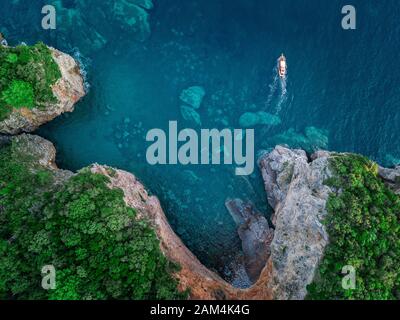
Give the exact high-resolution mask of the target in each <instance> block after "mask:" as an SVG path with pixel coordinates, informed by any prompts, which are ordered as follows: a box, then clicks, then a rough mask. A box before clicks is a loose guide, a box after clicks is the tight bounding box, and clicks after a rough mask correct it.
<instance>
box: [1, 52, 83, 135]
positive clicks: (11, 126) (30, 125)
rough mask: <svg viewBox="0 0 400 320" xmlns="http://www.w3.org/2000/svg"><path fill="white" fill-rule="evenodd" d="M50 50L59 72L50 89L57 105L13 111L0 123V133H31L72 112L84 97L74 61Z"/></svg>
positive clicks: (78, 72) (78, 71)
mask: <svg viewBox="0 0 400 320" xmlns="http://www.w3.org/2000/svg"><path fill="white" fill-rule="evenodd" d="M50 50H51V52H52V56H53V58H54V60H55V61H56V63H57V64H58V66H59V68H60V71H61V78H60V79H59V80H58V81H57V82H56V83H55V84H54V85H53V87H52V91H53V94H54V96H55V97H56V98H57V103H49V104H48V105H47V106H46V107H45V108H44V109H42V108H40V109H39V108H33V109H28V108H20V109H14V110H13V111H12V113H11V114H10V115H9V116H8V118H7V119H5V120H3V121H1V122H0V133H4V134H18V133H21V132H32V131H34V130H36V129H37V128H38V127H39V126H40V125H42V124H44V123H46V122H49V121H51V120H53V119H54V118H56V117H57V116H59V115H60V114H62V113H65V112H72V111H73V110H74V105H75V103H76V102H77V101H78V100H79V99H81V98H82V97H83V96H84V95H85V90H84V84H83V78H82V76H81V74H80V69H79V66H78V64H77V63H76V61H75V60H74V59H73V58H72V57H71V56H69V55H67V54H65V53H62V52H60V51H58V50H56V49H53V48H50Z"/></svg>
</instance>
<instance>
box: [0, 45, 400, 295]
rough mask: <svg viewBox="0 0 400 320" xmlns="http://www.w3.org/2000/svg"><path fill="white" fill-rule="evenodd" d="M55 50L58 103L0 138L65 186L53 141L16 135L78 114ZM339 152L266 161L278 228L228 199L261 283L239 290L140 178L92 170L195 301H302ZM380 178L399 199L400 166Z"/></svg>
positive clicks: (68, 70) (317, 255)
mask: <svg viewBox="0 0 400 320" xmlns="http://www.w3.org/2000/svg"><path fill="white" fill-rule="evenodd" d="M51 51H52V55H53V58H54V60H55V61H56V62H57V64H58V66H59V68H60V70H61V74H62V77H61V79H59V81H58V82H57V83H56V84H55V85H54V86H53V88H52V89H53V93H54V95H55V96H56V98H57V101H58V102H57V103H56V104H53V105H49V106H48V108H46V110H39V109H35V108H34V109H32V110H28V109H27V110H25V109H23V108H22V109H19V110H14V111H13V113H12V114H11V115H10V117H9V118H8V119H6V120H4V121H2V122H0V133H3V134H8V135H15V136H3V137H2V136H0V145H1V144H2V143H3V142H9V141H12V142H15V143H17V144H19V145H22V146H24V148H25V149H24V150H26V153H28V154H34V155H35V159H38V160H37V161H39V162H40V165H41V166H43V167H46V168H48V169H50V170H52V171H54V174H55V176H56V177H57V178H56V183H59V184H63V183H65V181H67V180H68V179H69V178H70V177H72V176H73V175H74V173H72V172H70V171H66V170H61V169H58V168H57V166H56V164H55V156H56V150H55V148H54V146H53V145H52V143H51V142H49V141H47V140H45V139H43V138H41V137H38V136H34V135H29V134H21V135H16V134H19V133H21V132H31V131H33V130H35V129H36V128H38V127H39V126H40V125H41V124H44V123H46V122H48V121H51V120H52V119H54V118H55V117H57V116H58V115H60V114H62V113H64V112H72V111H73V109H74V104H75V103H76V102H77V101H78V100H79V99H81V98H82V97H83V96H84V94H85V92H84V85H83V79H82V76H81V75H80V71H79V66H78V65H77V63H76V62H75V61H74V59H73V58H72V57H70V56H68V55H66V54H64V53H62V52H60V51H57V50H55V49H52V48H51ZM336 155H337V154H336V153H330V152H325V151H317V152H316V153H314V154H312V155H311V156H309V155H308V154H307V153H306V152H305V151H303V150H292V149H289V148H286V147H283V146H277V147H276V148H275V149H274V150H272V151H271V152H268V153H265V154H263V155H262V156H261V158H260V159H259V161H258V165H259V168H260V170H261V174H262V177H263V180H264V183H265V191H266V197H267V199H268V203H269V204H270V206H271V207H272V208H273V210H274V214H273V217H272V219H271V220H272V226H271V225H270V224H269V223H268V221H267V219H266V218H265V217H264V216H263V215H262V214H261V213H260V212H258V211H257V209H256V208H254V206H253V205H252V204H251V202H248V201H247V200H248V199H245V200H246V201H243V200H241V199H227V201H226V207H227V209H228V211H229V212H230V214H231V215H232V218H233V219H234V221H235V223H236V225H237V227H238V233H239V237H240V239H241V240H242V248H243V253H244V257H245V267H246V272H247V274H248V276H249V278H250V279H251V280H252V282H253V283H254V284H253V285H252V286H251V287H249V288H247V289H238V288H235V287H233V286H232V285H231V284H229V283H227V282H226V281H225V280H223V279H222V278H221V277H220V276H219V275H217V274H216V273H215V272H213V271H211V270H209V269H207V268H206V267H205V266H204V265H202V264H201V263H200V261H199V260H198V259H197V258H196V257H195V256H194V255H193V254H192V253H191V252H190V251H189V249H188V248H187V247H186V246H185V245H184V244H183V242H182V241H181V239H180V238H179V237H178V236H177V235H176V234H175V232H174V231H173V230H172V228H171V226H170V225H169V223H168V221H167V218H166V216H165V213H164V212H163V209H162V207H161V204H160V202H159V200H158V198H157V197H155V196H150V195H149V194H148V192H147V191H146V188H145V187H144V186H143V185H142V184H141V182H140V181H139V180H138V179H137V178H136V177H135V176H134V175H133V174H131V173H129V172H125V171H122V170H118V169H114V168H110V167H107V166H103V165H99V164H93V165H91V166H90V170H91V171H92V172H93V173H97V174H102V175H105V176H107V177H108V178H109V180H110V183H109V187H110V188H119V189H121V190H122V191H123V193H124V200H125V203H126V205H127V206H129V207H131V208H134V209H135V210H136V212H137V213H138V217H137V218H138V219H145V220H146V221H149V222H150V223H151V225H152V226H153V228H154V230H155V232H156V234H157V237H158V239H159V241H160V247H161V250H162V252H163V253H164V255H165V256H166V257H167V258H168V259H169V260H170V261H173V262H175V263H176V264H178V265H179V266H180V270H179V271H178V272H176V273H175V277H176V278H177V279H178V280H179V289H180V290H182V291H185V290H189V292H190V298H191V299H217V300H218V299H259V300H266V299H268V300H269V299H278V300H286V299H295V300H301V299H304V298H305V297H306V295H307V286H308V285H309V284H310V283H312V281H313V279H314V277H315V274H316V271H317V268H318V266H319V263H320V262H321V260H322V258H323V256H324V251H325V249H326V247H327V245H328V244H329V236H328V233H327V230H326V228H325V226H324V225H323V223H322V222H323V220H324V218H325V217H326V215H327V209H326V204H327V200H328V198H329V196H330V195H331V194H335V193H338V192H340V190H335V189H334V188H332V187H329V186H327V185H326V184H325V181H326V180H327V179H329V178H332V177H334V173H333V172H332V170H331V168H330V159H331V158H332V157H335V156H336ZM378 174H379V176H380V177H381V178H382V179H383V180H384V181H385V182H386V184H387V185H388V186H389V187H391V188H392V189H393V190H394V191H395V192H396V193H397V194H400V167H396V168H394V169H387V168H383V167H380V168H379V171H378Z"/></svg>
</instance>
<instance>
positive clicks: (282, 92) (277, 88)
mask: <svg viewBox="0 0 400 320" xmlns="http://www.w3.org/2000/svg"><path fill="white" fill-rule="evenodd" d="M272 73H273V75H272V81H271V83H270V84H269V85H268V88H269V89H268V90H269V91H268V96H267V100H266V101H265V110H266V111H267V110H271V109H274V113H275V115H278V114H279V113H280V112H281V110H282V108H283V106H284V105H285V103H286V102H287V100H288V99H287V93H288V92H287V77H284V78H281V77H279V75H278V74H277V73H276V67H274V68H273V69H272ZM273 105H275V108H274V107H273Z"/></svg>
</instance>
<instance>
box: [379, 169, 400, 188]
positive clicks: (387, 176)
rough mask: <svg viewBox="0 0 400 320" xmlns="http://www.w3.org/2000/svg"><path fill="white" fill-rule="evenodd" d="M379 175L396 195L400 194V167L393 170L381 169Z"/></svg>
mask: <svg viewBox="0 0 400 320" xmlns="http://www.w3.org/2000/svg"><path fill="white" fill-rule="evenodd" d="M378 174H379V176H380V177H381V178H382V179H383V181H384V182H385V183H386V184H387V185H388V186H389V187H390V188H391V189H392V190H393V191H394V192H395V193H396V194H400V166H396V167H395V168H392V169H388V168H383V167H379V170H378Z"/></svg>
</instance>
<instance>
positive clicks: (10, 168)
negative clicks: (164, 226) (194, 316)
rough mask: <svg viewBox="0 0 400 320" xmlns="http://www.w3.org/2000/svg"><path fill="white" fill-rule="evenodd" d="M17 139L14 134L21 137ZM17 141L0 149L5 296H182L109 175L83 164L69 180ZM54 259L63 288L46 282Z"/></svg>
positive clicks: (0, 270) (150, 234)
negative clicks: (45, 286) (50, 286)
mask: <svg viewBox="0 0 400 320" xmlns="http://www.w3.org/2000/svg"><path fill="white" fill-rule="evenodd" d="M14 141H15V140H14ZM24 150H25V149H24V146H21V145H17V143H15V142H14V143H13V144H11V145H9V146H6V147H3V148H2V149H0V261H1V262H0V299H179V298H185V297H186V296H187V294H186V293H179V292H178V291H177V281H176V280H175V279H174V278H173V277H172V275H171V272H173V271H176V270H177V266H176V265H174V264H172V263H171V262H169V261H168V260H167V259H166V258H165V256H164V255H163V254H162V253H161V251H160V248H159V241H158V239H157V237H156V235H155V233H154V231H153V229H152V228H151V227H150V226H149V224H148V223H147V222H146V221H143V220H136V219H135V211H134V210H132V209H131V208H129V207H127V206H126V205H125V203H124V201H123V192H122V190H120V189H112V190H111V189H109V188H108V187H107V185H106V184H107V183H108V181H109V180H108V178H107V177H105V176H103V175H99V174H93V173H91V172H90V171H89V170H88V169H86V170H83V171H81V172H80V173H79V174H77V175H75V176H74V177H72V178H71V179H69V180H68V181H67V182H66V183H56V182H59V181H57V177H56V176H55V175H54V173H53V172H52V171H50V170H48V169H44V168H43V167H40V166H38V165H33V163H37V161H35V159H34V158H33V156H29V157H28V156H26V155H24ZM45 265H54V267H55V270H56V289H55V290H48V291H47V290H44V289H43V288H42V287H41V281H42V275H41V269H42V267H43V266H45Z"/></svg>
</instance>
